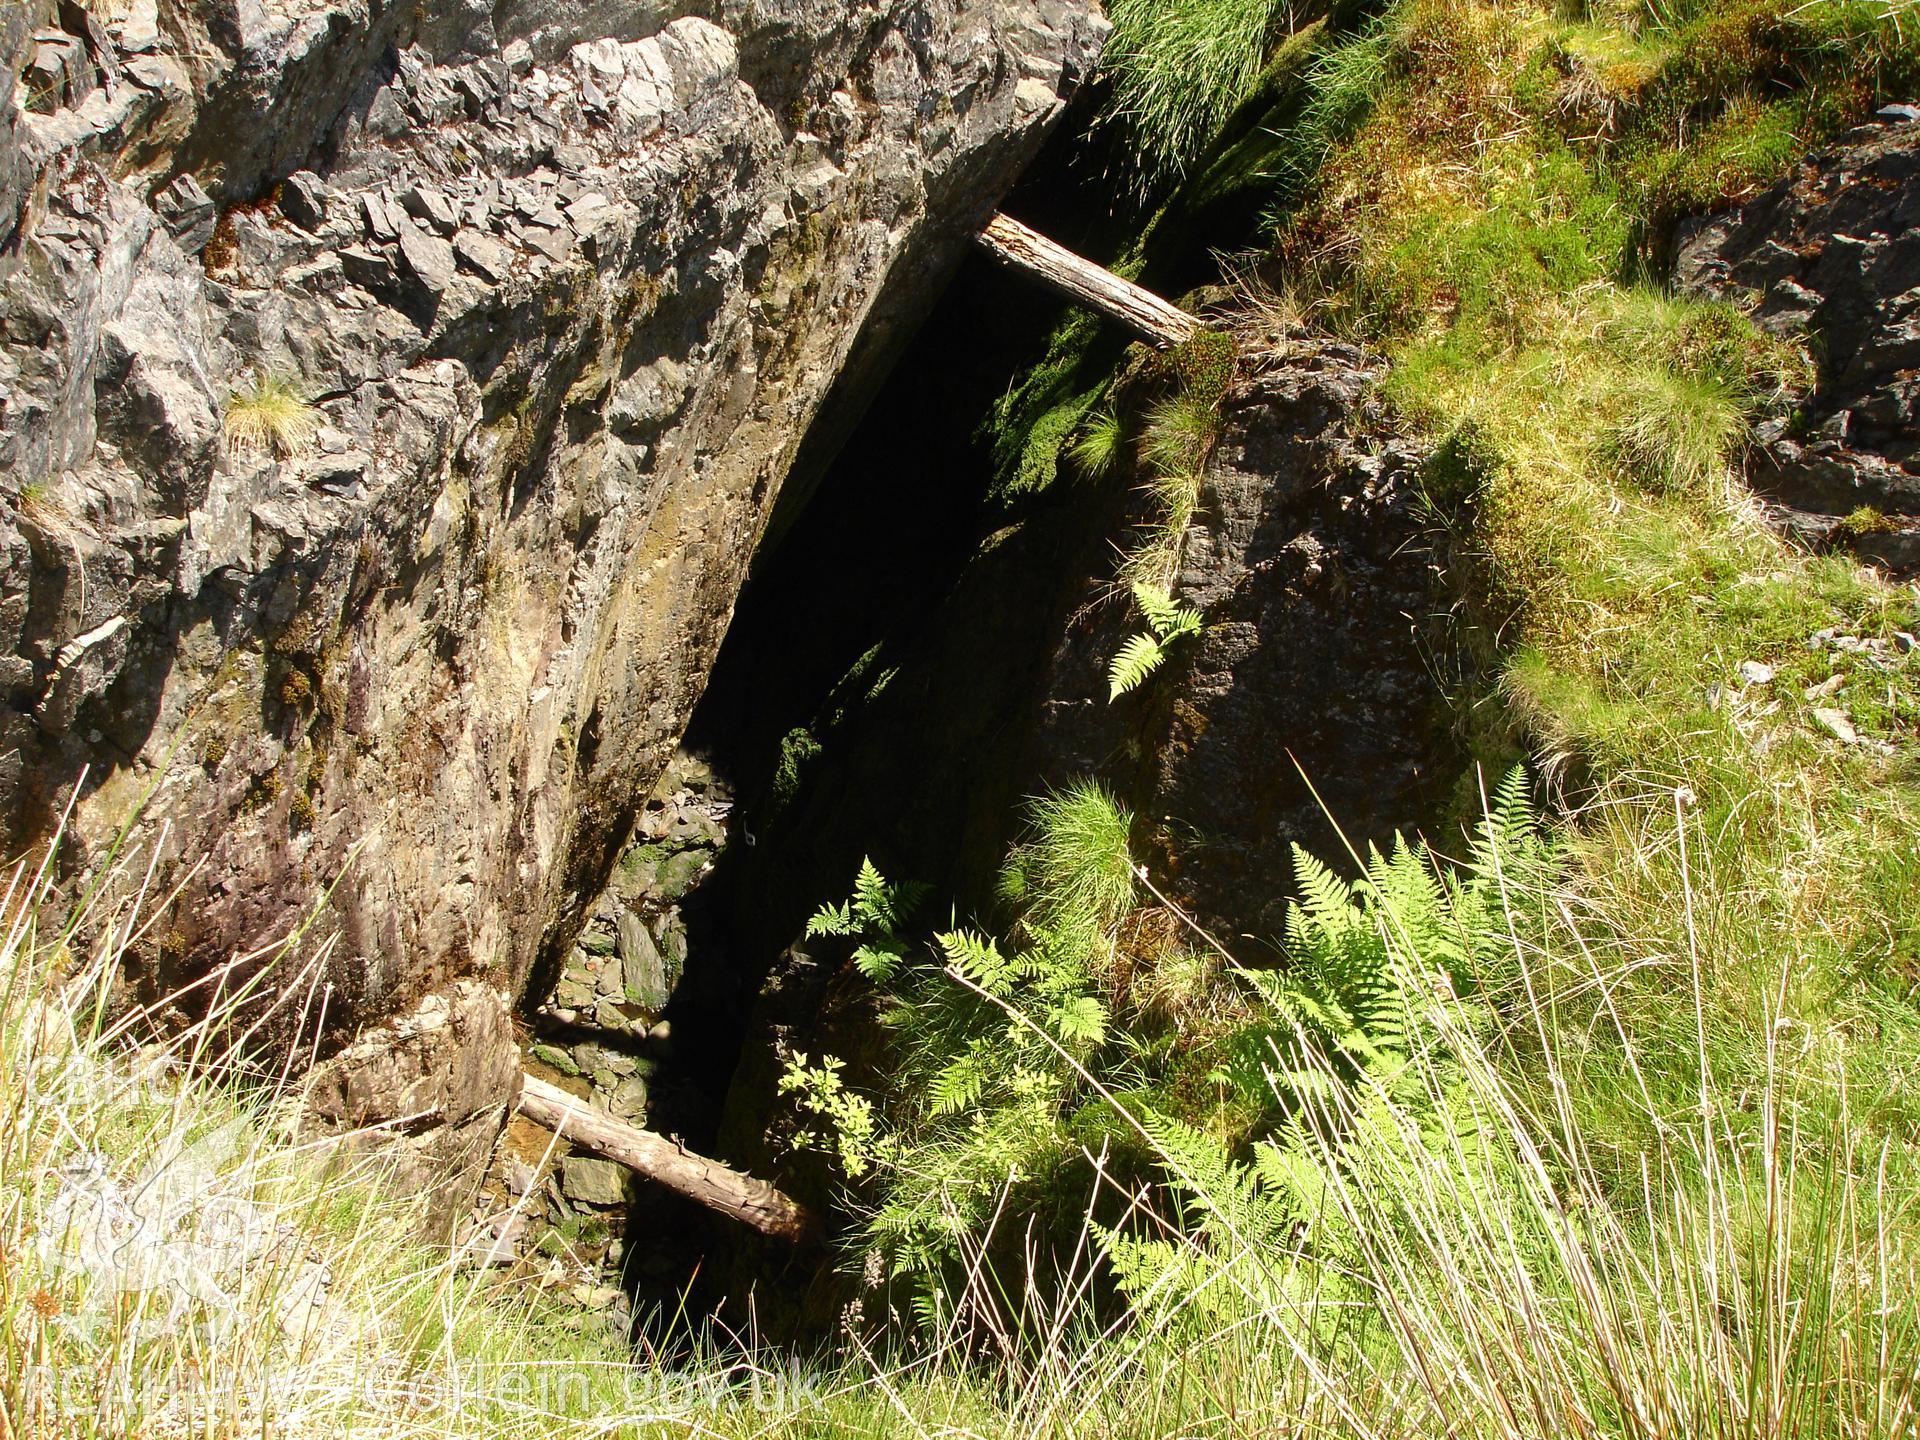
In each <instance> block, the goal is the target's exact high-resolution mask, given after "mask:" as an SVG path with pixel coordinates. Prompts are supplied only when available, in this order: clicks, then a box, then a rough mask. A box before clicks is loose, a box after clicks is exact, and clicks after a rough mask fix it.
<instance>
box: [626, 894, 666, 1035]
mask: <svg viewBox="0 0 1920 1440" xmlns="http://www.w3.org/2000/svg"><path fill="white" fill-rule="evenodd" d="M620 971H621V981H622V986H623V988H624V990H625V993H626V997H627V998H628V999H629V1000H631V1001H632V1002H633V1003H634V1004H636V1005H640V1006H644V1007H645V1008H646V1009H648V1010H662V1009H664V1008H665V1007H666V1003H667V993H668V984H667V967H666V962H665V961H663V960H662V959H661V958H660V947H659V946H657V945H655V944H654V943H653V936H651V935H649V934H648V933H647V927H646V926H645V925H643V924H641V923H640V917H639V916H638V915H636V914H634V913H633V912H632V911H631V910H624V911H622V912H621V914H620Z"/></svg>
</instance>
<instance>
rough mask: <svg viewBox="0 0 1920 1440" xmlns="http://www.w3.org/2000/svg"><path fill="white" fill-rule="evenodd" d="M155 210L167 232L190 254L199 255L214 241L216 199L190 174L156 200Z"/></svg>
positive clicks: (154, 199) (172, 185)
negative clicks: (208, 242) (209, 242)
mask: <svg viewBox="0 0 1920 1440" xmlns="http://www.w3.org/2000/svg"><path fill="white" fill-rule="evenodd" d="M153 208H154V209H155V210H156V211H157V212H158V213H159V216H160V222H161V223H162V224H163V225H165V226H166V227H167V233H168V234H169V235H171V236H173V238H174V241H175V242H176V243H177V244H178V245H179V246H180V248H181V249H182V250H184V251H186V252H187V254H189V255H198V254H199V253H200V252H201V251H202V250H204V249H206V248H207V241H209V240H211V239H212V238H213V225H214V221H215V219H216V218H217V214H216V208H215V206H214V203H213V197H212V196H210V195H208V194H207V192H206V191H204V190H202V189H201V188H200V185H199V182H198V181H196V180H195V179H194V178H193V177H192V176H191V175H182V176H180V177H179V178H178V179H176V180H175V181H174V182H173V183H172V184H170V185H168V186H166V187H165V188H164V189H162V190H161V191H160V192H159V193H158V194H156V195H155V196H154V197H153Z"/></svg>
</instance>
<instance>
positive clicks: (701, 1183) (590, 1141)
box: [520, 1074, 815, 1243]
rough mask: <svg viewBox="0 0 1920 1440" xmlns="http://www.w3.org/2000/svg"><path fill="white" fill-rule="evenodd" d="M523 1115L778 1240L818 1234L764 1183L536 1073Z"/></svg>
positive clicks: (809, 1219)
mask: <svg viewBox="0 0 1920 1440" xmlns="http://www.w3.org/2000/svg"><path fill="white" fill-rule="evenodd" d="M520 1113H521V1114H523V1115H525V1116H526V1117H527V1118H528V1119H529V1120H533V1121H535V1122H537V1123H539V1124H541V1125H544V1126H546V1127H547V1128H548V1129H549V1130H552V1131H553V1132H554V1133H555V1134H557V1135H560V1136H562V1137H563V1138H565V1139H567V1140H571V1141H572V1142H573V1143H574V1144H575V1145H577V1146H579V1147H580V1148H581V1149H582V1150H590V1151H592V1152H593V1153H594V1154H595V1155H599V1156H602V1157H603V1158H605V1159H608V1160H613V1161H617V1162H618V1163H619V1164H622V1165H624V1166H626V1167H627V1168H628V1169H629V1170H632V1171H633V1172H634V1173H635V1174H638V1175H642V1176H645V1177H646V1178H647V1179H649V1180H653V1181H656V1182H658V1183H659V1184H661V1185H664V1186H666V1187H667V1188H668V1189H669V1190H672V1191H674V1192H675V1193H676V1194H680V1195H684V1196H686V1197H687V1198H688V1199H689V1200H695V1201H698V1202H699V1203H700V1204H702V1205H704V1206H706V1207H707V1208H708V1209H709V1210H717V1211H718V1212H719V1213H720V1214H722V1215H728V1216H731V1217H732V1218H733V1219H735V1220H738V1221H740V1222H741V1223H742V1224H744V1225H751V1226H752V1227H753V1228H754V1229H756V1230H758V1231H759V1232H760V1233H761V1234H763V1235H771V1236H773V1237H774V1238H775V1239H776V1240H791V1241H793V1242H795V1243H798V1242H800V1241H803V1240H807V1239H810V1238H811V1237H812V1236H813V1235H814V1234H815V1222H814V1217H813V1216H812V1215H811V1214H810V1213H809V1212H808V1211H807V1210H806V1208H805V1207H803V1206H801V1205H800V1204H798V1203H797V1202H795V1201H793V1200H791V1199H789V1198H788V1197H787V1196H785V1195H783V1194H781V1193H780V1192H779V1191H778V1190H776V1189H774V1188H773V1186H771V1185H769V1184H767V1182H766V1181H764V1180H756V1179H754V1178H753V1177H752V1176H751V1175H742V1174H741V1173H740V1172H739V1171H738V1170H733V1169H729V1168H728V1167H727V1166H725V1165H722V1164H721V1163H720V1162H719V1161H717V1160H708V1159H706V1158H704V1157H703V1156H699V1155H694V1154H691V1153H690V1152H688V1151H686V1150H683V1149H681V1147H680V1146H679V1145H678V1144H676V1143H675V1142H674V1141H672V1140H669V1139H667V1138H666V1137H665V1136H664V1135H656V1134H654V1133H653V1132H652V1131H651V1130H641V1129H639V1128H637V1127H635V1126H632V1125H625V1124H622V1123H621V1122H620V1121H618V1120H615V1119H613V1118H612V1117H610V1116H607V1115H602V1114H600V1113H599V1112H598V1111H595V1110H589V1109H588V1108H587V1103H586V1101H584V1100H581V1099H579V1098H577V1097H576V1096H573V1095H569V1094H568V1093H567V1092H566V1091H564V1090H562V1089H561V1088H560V1087H559V1086H558V1085H550V1084H548V1083H547V1082H546V1081H545V1080H542V1079H540V1078H539V1077H538V1076H536V1075H524V1074H523V1075H522V1076H521V1077H520Z"/></svg>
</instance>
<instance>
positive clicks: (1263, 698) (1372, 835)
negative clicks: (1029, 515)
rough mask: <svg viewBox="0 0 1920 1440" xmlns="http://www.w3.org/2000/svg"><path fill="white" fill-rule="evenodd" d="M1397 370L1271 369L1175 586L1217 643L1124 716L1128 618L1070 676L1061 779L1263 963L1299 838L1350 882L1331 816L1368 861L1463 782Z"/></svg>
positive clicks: (1230, 407) (1181, 895)
mask: <svg viewBox="0 0 1920 1440" xmlns="http://www.w3.org/2000/svg"><path fill="white" fill-rule="evenodd" d="M1382 374H1383V366H1382V363H1381V362H1380V361H1379V360H1378V359H1377V358H1376V357H1373V356H1371V355H1369V354H1367V353H1366V352H1364V351H1361V350H1358V349H1356V348H1354V347H1352V346H1349V345H1344V344H1339V343H1335V342H1331V341H1323V340H1312V339H1296V340H1294V341H1291V342H1290V343H1289V344H1288V345H1287V347H1286V348H1285V349H1284V350H1283V351H1281V352H1279V353H1278V354H1276V355H1275V356H1273V357H1271V358H1270V359H1268V360H1265V361H1263V362H1262V368H1261V369H1260V371H1259V373H1257V374H1255V375H1254V376H1253V377H1252V378H1251V379H1250V380H1247V381H1244V382H1243V383H1242V384H1241V385H1240V386H1239V387H1238V388H1237V389H1236V390H1235V391H1234V392H1233V393H1231V394H1230V395H1229V396H1228V398H1227V400H1226V402H1225V406H1224V412H1223V419H1222V430H1221V438H1220V440H1219V442H1218V444H1217V445H1216V446H1215V449H1214V452H1213V455H1212V457H1211V459H1210V461H1209V462H1208V464H1207V467H1206V471H1205V474H1204V476H1203V479H1202V486H1201V492H1200V505H1199V510H1198V513H1197V515H1196V518H1195V520H1194V523H1193V525H1192V527H1191V528H1190V529H1189V531H1188V534H1187V540H1186V548H1185V552H1184V555H1183V559H1182V561H1181V565H1180V569H1179V574H1178V578H1177V579H1176V581H1175V583H1174V585H1173V587H1172V592H1173V596H1174V598H1175V599H1176V600H1177V601H1178V602H1179V603H1181V604H1183V605H1190V606H1193V607H1194V608H1196V609H1198V610H1200V611H1201V613H1202V614H1203V615H1204V617H1205V621H1206V628H1205V629H1204V630H1203V631H1202V633H1201V634H1200V635H1199V636H1198V637H1197V638H1194V639H1186V640H1180V641H1177V642H1175V643H1174V644H1173V645H1172V646H1171V647H1169V649H1168V658H1167V660H1166V662H1165V664H1164V667H1163V668H1162V670H1161V671H1159V672H1157V673H1156V674H1155V675H1154V676H1152V677H1151V678H1150V679H1149V680H1148V681H1147V682H1146V683H1145V684H1144V685H1143V686H1142V687H1141V688H1140V689H1139V690H1137V691H1135V692H1133V693H1132V694H1129V695H1124V696H1122V697H1121V698H1120V699H1119V700H1118V701H1114V702H1111V703H1110V702H1109V699H1108V683H1107V676H1106V668H1107V665H1108V663H1109V662H1110V661H1111V659H1112V657H1113V655H1114V654H1115V653H1116V652H1117V651H1118V649H1119V647H1120V645H1121V643H1122V642H1123V640H1124V638H1125V637H1126V636H1127V635H1128V634H1130V633H1132V632H1133V631H1134V630H1138V629H1140V628H1142V622H1141V621H1140V619H1139V617H1138V616H1137V615H1135V614H1134V613H1133V612H1132V611H1131V609H1130V608H1126V609H1123V608H1122V607H1121V606H1119V605H1117V604H1114V605H1110V606H1108V608H1107V609H1106V610H1104V611H1100V612H1096V614H1097V615H1098V618H1097V620H1095V622H1094V623H1092V624H1090V625H1080V626H1075V627H1073V628H1071V629H1070V630H1069V631H1068V633H1067V636H1066V639H1065V641H1064V643H1063V644H1062V646H1061V648H1060V650H1059V651H1058V653H1057V655H1056V658H1055V664H1054V678H1053V681H1052V682H1051V684H1050V686H1049V694H1048V697H1047V699H1046V702H1045V716H1044V720H1043V723H1042V735H1041V741H1040V744H1041V749H1042V751H1043V754H1044V756H1045V761H1044V769H1045V773H1046V778H1047V779H1048V780H1049V781H1050V782H1051V783H1054V784H1060V783H1063V782H1065V781H1067V780H1071V779H1073V778H1075V777H1077V776H1080V775H1086V774H1099V775H1102V776H1104V777H1106V778H1107V779H1109V780H1110V781H1111V782H1112V783H1114V784H1115V786H1116V788H1117V789H1118V790H1119V792H1120V793H1121V795H1122V796H1123V798H1125V799H1126V800H1127V801H1128V802H1129V803H1130V804H1131V805H1132V806H1133V807H1134V809H1135V812H1136V814H1137V815H1139V816H1140V818H1141V819H1142V820H1143V821H1144V822H1146V826H1147V829H1148V831H1149V832H1150V835H1151V837H1152V841H1153V843H1154V844H1155V846H1156V848H1157V849H1158V852H1159V853H1158V855H1157V857H1156V858H1157V862H1158V866H1157V868H1158V869H1159V871H1160V873H1161V875H1162V878H1163V881H1164V883H1166V884H1169V885H1171V886H1172V888H1173V891H1174V893H1175V898H1177V899H1180V900H1181V901H1182V902H1183V903H1185V904H1189V905H1191V906H1193V907H1195V908H1196V909H1197V910H1198V911H1199V912H1200V913H1201V914H1202V915H1203V916H1204V917H1205V918H1206V919H1207V920H1208V921H1209V922H1210V924H1211V925H1213V926H1215V927H1217V928H1216V933H1217V934H1218V935H1219V936H1220V938H1221V939H1222V941H1223V942H1224V943H1227V944H1228V945H1230V946H1234V947H1236V948H1238V949H1243V950H1245V951H1246V953H1247V954H1249V955H1257V954H1259V953H1262V952H1261V947H1262V944H1263V942H1266V941H1269V940H1272V939H1274V938H1276V937H1277V936H1278V935H1279V934H1280V932H1281V927H1282V924H1283V922H1284V918H1285V903H1284V902H1285V898H1286V897H1287V896H1288V895H1289V894H1290V893H1292V891H1293V861H1292V846H1293V845H1294V844H1295V843H1296V842H1297V843H1300V844H1303V845H1305V846H1306V848H1308V849H1309V850H1311V851H1313V852H1314V853H1315V854H1316V855H1318V856H1320V857H1321V858H1322V859H1325V860H1327V861H1329V862H1330V863H1333V864H1335V865H1341V864H1342V862H1343V858H1344V854H1345V850H1344V846H1343V845H1342V843H1341V841H1340V839H1339V837H1338V836H1337V835H1336V834H1335V832H1334V830H1333V828H1332V824H1331V822H1330V821H1329V820H1328V819H1327V814H1329V813H1330V814H1332V815H1333V816H1336V817H1338V819H1339V822H1340V825H1341V827H1342V829H1343V830H1344V831H1345V832H1346V834H1347V836H1348V837H1349V838H1350V839H1351V840H1352V841H1353V843H1354V844H1355V845H1356V846H1358V847H1360V848H1361V850H1362V853H1364V847H1365V845H1366V844H1367V843H1368V842H1369V841H1376V842H1380V843H1383V844H1384V843H1385V842H1387V841H1389V840H1390V839H1391V838H1392V836H1393V834H1394V832H1395V831H1396V830H1406V831H1409V832H1411V831H1413V830H1415V829H1417V827H1418V826H1419V825H1420V824H1421V823H1422V822H1423V821H1424V820H1426V819H1427V818H1428V817H1429V816H1431V815H1432V814H1433V813H1434V809H1435V805H1436V801H1437V800H1439V799H1440V798H1442V797H1443V796H1444V793H1445V791H1446V789H1447V788H1448V787H1450V786H1451V784H1452V783H1453V782H1454V780H1456V779H1457V777H1458V774H1459V764H1460V762H1459V757H1458V755H1457V754H1456V753H1455V749H1454V746H1453V744H1452V742H1451V739H1450V731H1449V729H1448V727H1447V724H1446V720H1445V716H1444V714H1443V712H1442V711H1441V708H1440V696H1439V693H1438V690H1437V687H1436V686H1435V684H1434V681H1433V678H1432V675H1431V673H1430V670H1429V667H1428V659H1427V654H1426V653H1425V651H1424V650H1423V646H1424V645H1428V644H1432V643H1436V642H1434V641H1433V639H1432V632H1433V630H1434V628H1435V627H1434V625H1433V617H1434V616H1435V615H1436V613H1437V612H1439V611H1441V610H1443V609H1444V608H1445V603H1444V601H1443V600H1442V599H1441V598H1440V596H1441V594H1442V591H1443V588H1444V587H1443V585H1442V582H1441V574H1440V567H1439V562H1438V560H1437V559H1436V557H1435V556H1434V555H1433V554H1432V553H1431V552H1430V549H1429V547H1428V544H1427V537H1426V534H1425V528H1424V527H1423V526H1422V525H1421V523H1420V521H1419V520H1418V518H1417V516H1416V514H1415V512H1414V508H1413V503H1412V501H1413V493H1414V487H1413V482H1414V480H1415V478H1416V476H1417V473H1418V471H1419V470H1420V467H1421V466H1422V464H1423V463H1424V462H1425V460H1426V459H1427V455H1426V452H1425V451H1424V450H1423V449H1421V448H1420V447H1419V446H1417V445H1415V444H1414V443H1413V442H1411V441H1408V440H1406V439H1404V438H1402V437H1401V436H1399V435H1398V434H1397V433H1396V432H1395V431H1394V430H1393V429H1391V428H1390V427H1389V425H1388V423H1387V420H1386V417H1385V414H1384V411H1383V408H1382V407H1381V405H1380V403H1379V401H1378V400H1377V399H1375V398H1373V395H1372V391H1373V387H1374V385H1375V382H1377V381H1378V379H1379V378H1380V377H1381V375H1382ZM1309 782H1311V788H1310V786H1309ZM1315 790H1317V791H1318V792H1319V797H1320V798H1319V799H1316V798H1315V796H1314V791H1315ZM1322 801H1324V802H1325V806H1326V810H1325V811H1324V812H1323V810H1322V805H1321V802H1322Z"/></svg>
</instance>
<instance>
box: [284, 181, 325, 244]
mask: <svg viewBox="0 0 1920 1440" xmlns="http://www.w3.org/2000/svg"><path fill="white" fill-rule="evenodd" d="M332 196H333V192H332V191H331V190H329V189H328V188H327V185H326V182H325V181H324V180H322V179H321V178H320V177H319V176H318V175H316V174H314V173H313V172H312V171H311V170H296V171H294V172H293V174H291V175H289V176H288V177H287V178H286V180H285V181H283V182H282V183H281V186H280V213H281V214H283V215H285V216H286V217H287V219H289V220H291V221H292V222H293V223H294V224H296V225H298V226H299V227H300V228H301V229H302V230H308V231H313V232H318V231H319V229H320V227H321V226H323V225H325V224H326V223H327V201H328V200H329V199H331V198H332Z"/></svg>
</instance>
